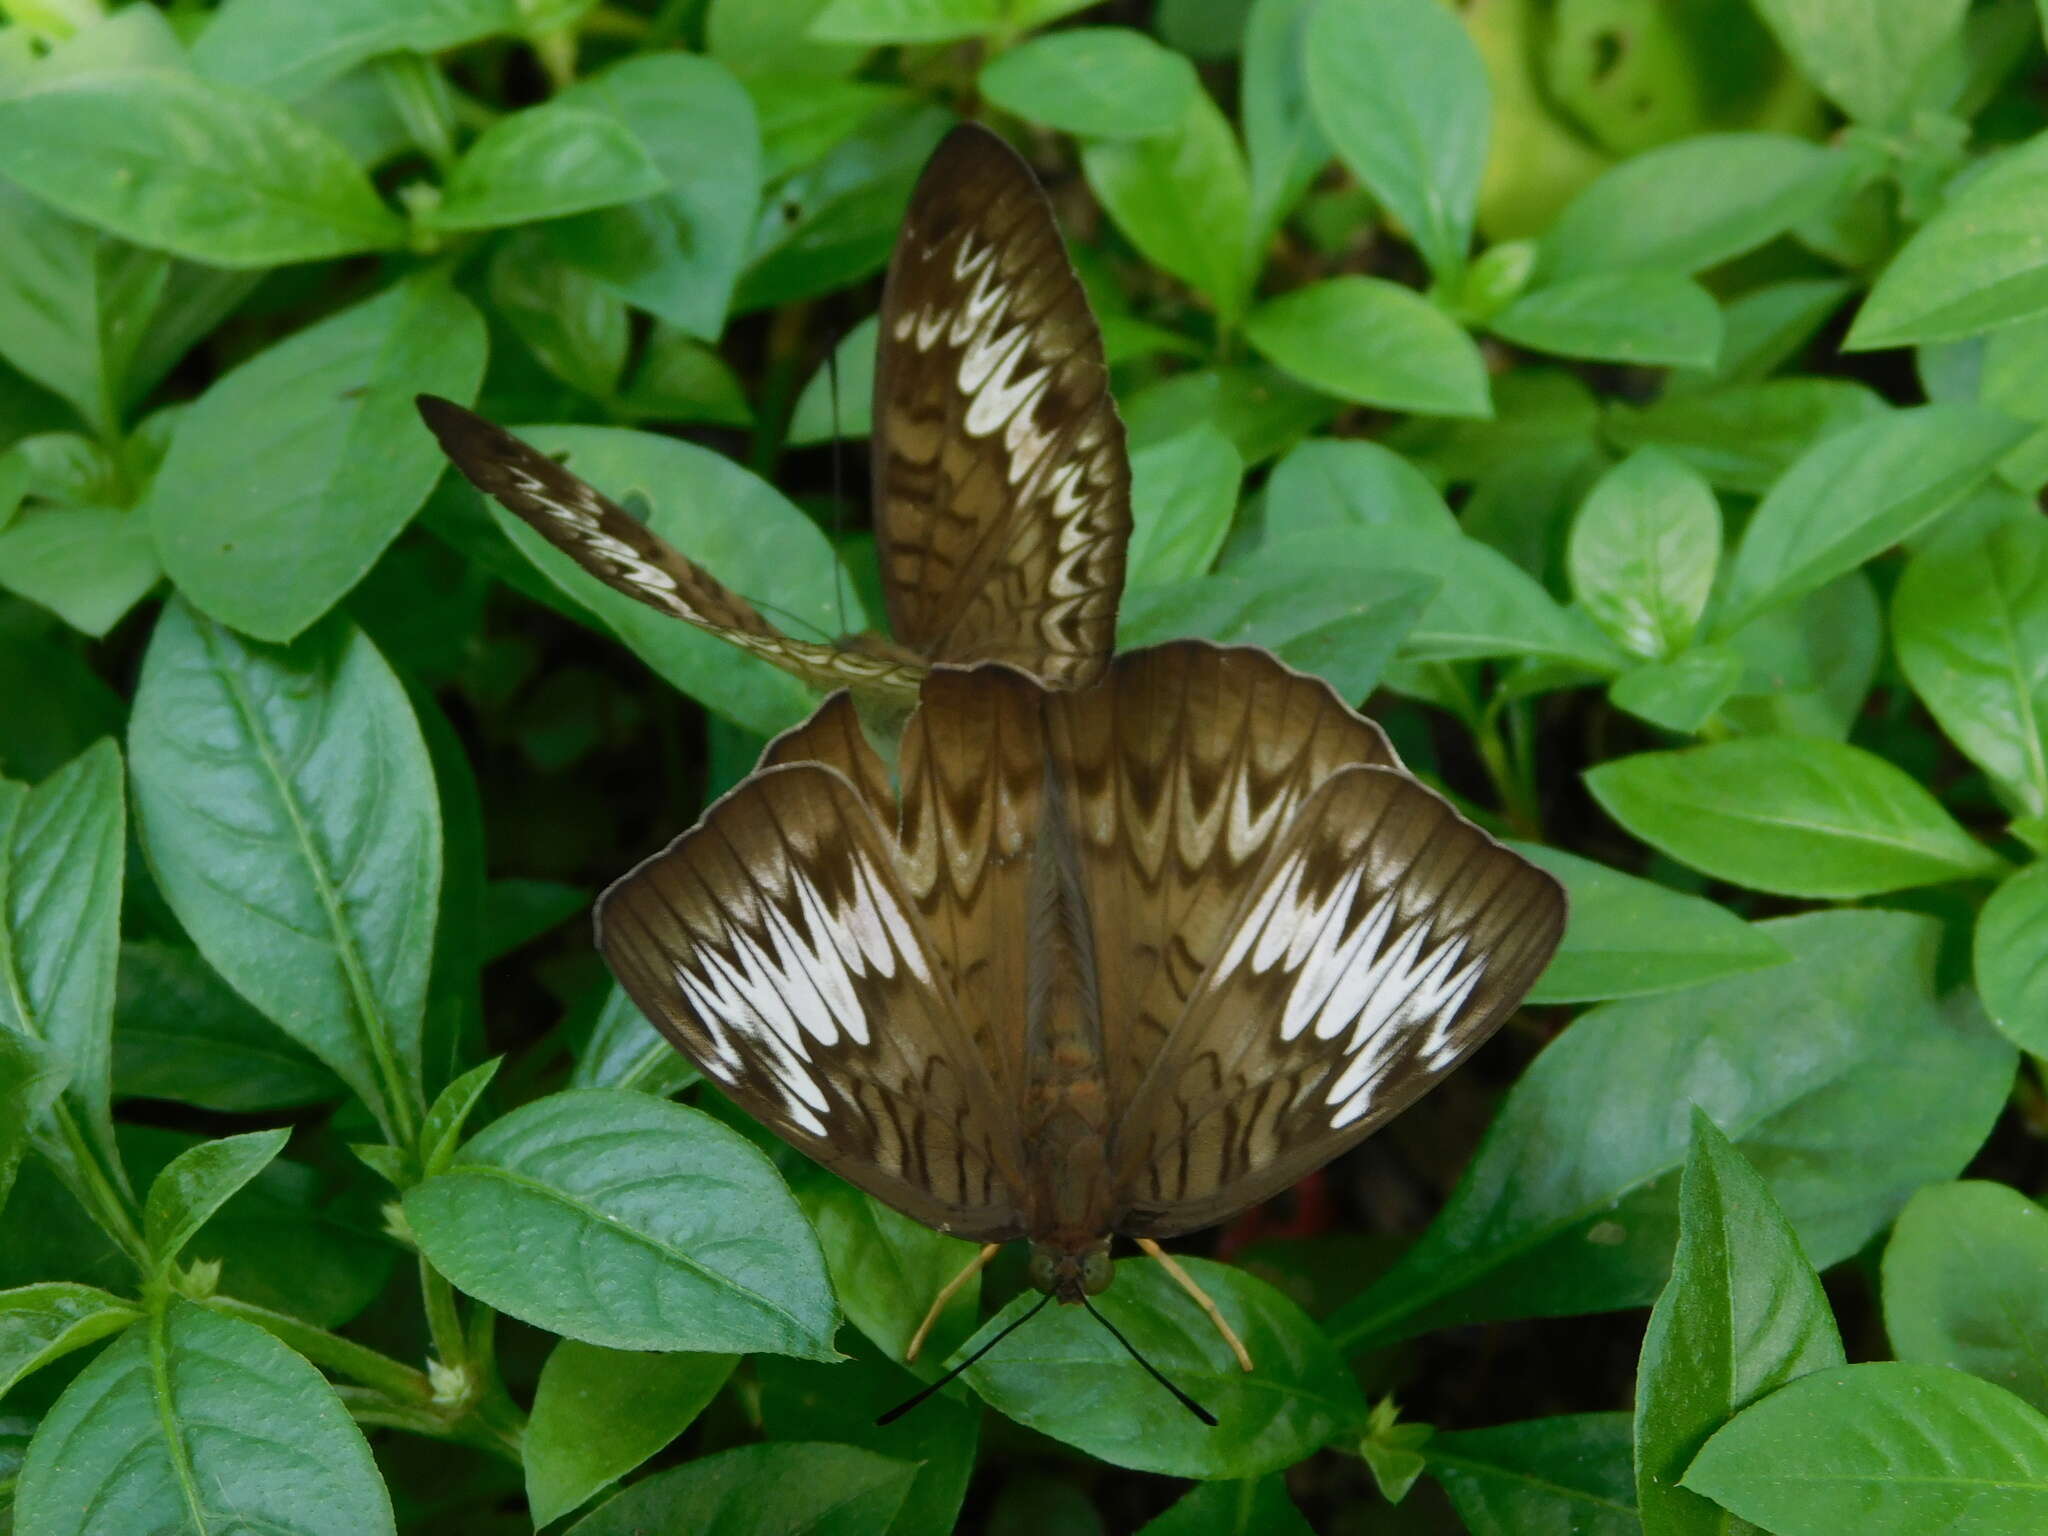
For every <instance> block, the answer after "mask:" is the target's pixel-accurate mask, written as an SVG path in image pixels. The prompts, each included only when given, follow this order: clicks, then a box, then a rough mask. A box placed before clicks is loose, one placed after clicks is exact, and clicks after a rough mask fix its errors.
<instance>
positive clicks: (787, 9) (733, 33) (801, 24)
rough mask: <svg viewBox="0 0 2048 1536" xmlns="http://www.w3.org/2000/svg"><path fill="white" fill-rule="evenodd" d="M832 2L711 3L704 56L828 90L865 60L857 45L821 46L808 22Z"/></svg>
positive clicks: (758, 0)
mask: <svg viewBox="0 0 2048 1536" xmlns="http://www.w3.org/2000/svg"><path fill="white" fill-rule="evenodd" d="M831 3H832V0H711V3H710V4H709V5H708V6H706V7H705V10H704V46H705V51H706V52H708V53H710V54H711V55H712V57H714V58H716V59H719V60H720V61H722V62H723V63H724V64H726V65H727V66H728V67H730V68H732V69H736V70H740V71H743V72H745V73H747V74H748V75H750V76H756V77H761V78H776V79H780V80H795V81H802V82H804V83H806V84H809V85H825V86H831V85H833V84H837V83H839V82H837V81H835V80H833V79H832V77H833V76H836V75H844V74H847V73H849V72H850V71H852V70H853V69H855V68H857V67H858V66H859V65H860V62H861V61H862V60H863V59H865V58H866V57H867V55H868V50H867V49H866V48H864V47H862V46H860V45H858V44H851V45H849V44H841V43H821V42H816V41H814V40H813V39H812V38H811V37H810V36H809V32H810V28H811V22H812V20H813V18H815V17H816V16H817V14H818V13H819V12H820V11H822V10H824V9H825V7H826V6H827V5H829V4H831Z"/></svg>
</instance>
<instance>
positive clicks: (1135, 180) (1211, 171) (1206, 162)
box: [1081, 90, 1254, 326]
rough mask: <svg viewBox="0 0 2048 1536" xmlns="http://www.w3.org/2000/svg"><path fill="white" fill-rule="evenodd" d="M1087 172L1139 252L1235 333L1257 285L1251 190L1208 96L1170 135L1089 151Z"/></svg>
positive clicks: (1191, 102)
mask: <svg viewBox="0 0 2048 1536" xmlns="http://www.w3.org/2000/svg"><path fill="white" fill-rule="evenodd" d="M1081 168H1082V169H1083V171H1085V172H1086V173H1087V177H1088V185H1089V187H1090V188H1092V189H1093V190H1094V193H1095V195H1096V197H1097V198H1098V199H1099V200H1100V201H1101V203H1102V206H1103V210H1104V211H1105V212H1107V213H1108V215H1109V216H1110V218H1111V219H1112V220H1113V221H1115V223H1116V227H1117V228H1118V229H1120V230H1122V231H1123V232H1124V235H1125V236H1126V238H1128V239H1129V240H1130V242H1131V244H1133V245H1135V246H1136V247H1137V248H1138V251H1139V253H1140V254H1141V255H1143V256H1144V257H1145V259H1146V260H1147V261H1149V262H1151V263H1152V264H1153V265H1154V266H1156V267H1159V268H1161V269H1162V270H1164V271H1166V272H1170V273H1171V274H1172V275H1173V276H1175V277H1177V278H1179V279H1180V280H1181V281H1182V282H1184V283H1186V284H1187V285H1188V286H1189V287H1190V288H1193V289H1194V290H1195V291H1196V292H1197V293H1199V294H1200V295H1201V296H1202V297H1203V298H1205V299H1207V300H1208V301H1209V303H1210V304H1211V305H1212V306H1213V307H1214V308H1215V310H1216V315H1217V319H1218V320H1219V321H1220V322H1221V323H1222V324H1223V325H1225V326H1230V325H1234V324H1235V323H1236V322H1237V319H1238V317H1239V316H1240V315H1242V314H1243V313H1244V306H1245V300H1246V299H1247V298H1248V297H1249V295H1250V290H1251V282H1252V277H1253V276H1254V273H1253V263H1252V258H1251V216H1252V215H1251V183H1250V181H1249V180H1248V179H1247V173H1246V171H1245V164H1244V153H1243V151H1241V150H1240V149H1239V148H1238V144H1237V138H1236V136H1235V135H1234V134H1232V133H1231V131H1230V124H1229V123H1228V122H1226V121H1225V120H1224V117H1223V113H1222V111H1221V110H1220V109H1219V108H1218V107H1217V105H1216V103H1215V101H1214V100H1213V99H1211V97H1210V96H1209V93H1208V92H1207V91H1202V90H1197V91H1195V92H1193V93H1192V94H1191V95H1190V96H1189V97H1188V99H1187V106H1186V109H1185V113H1184V115H1183V116H1182V118H1181V119H1180V121H1179V123H1178V124H1177V125H1176V126H1175V127H1174V128H1173V129H1172V131H1170V132H1167V133H1163V134H1155V135H1153V136H1152V137H1150V138H1144V139H1121V140H1119V139H1102V140H1098V141H1096V142H1095V143H1092V144H1088V145H1086V146H1084V147H1083V149H1082V151H1081Z"/></svg>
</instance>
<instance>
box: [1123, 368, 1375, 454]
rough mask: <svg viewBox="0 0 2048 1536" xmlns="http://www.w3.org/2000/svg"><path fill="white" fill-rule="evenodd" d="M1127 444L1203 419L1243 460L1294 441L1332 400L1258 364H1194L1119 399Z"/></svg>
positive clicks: (1325, 415) (1171, 433)
mask: <svg viewBox="0 0 2048 1536" xmlns="http://www.w3.org/2000/svg"><path fill="white" fill-rule="evenodd" d="M1120 404H1121V405H1122V407H1123V415H1124V426H1125V428H1126V430H1127V431H1128V432H1129V433H1130V441H1131V446H1132V447H1133V448H1142V447H1145V446H1147V445H1148V444H1151V443H1157V442H1163V441H1164V440H1165V439H1167V438H1169V437H1178V436H1179V435H1180V434H1181V433H1183V432H1185V431H1187V429H1188V428H1189V427H1190V426H1191V425H1193V424H1194V423H1195V422H1197V421H1206V422H1208V423H1209V424H1210V425H1211V426H1213V427H1215V428H1216V430H1217V431H1219V432H1221V433H1222V434H1223V435H1224V436H1225V437H1227V438H1229V439H1230V440H1231V442H1232V443H1234V444H1236V446H1237V452H1238V457H1240V458H1242V459H1243V460H1244V461H1245V463H1246V464H1247V465H1254V464H1261V463H1264V462H1265V461H1266V460H1267V459H1270V458H1272V457H1273V455H1274V454H1276V453H1281V452H1284V451H1285V450H1287V449H1288V448H1291V447H1293V446H1294V444H1295V442H1296V441H1297V440H1298V439H1299V438H1300V437H1301V435H1302V434H1303V433H1305V432H1307V431H1309V430H1310V429H1312V428H1314V427H1318V426H1320V425H1322V423H1324V422H1326V421H1328V420H1329V419H1330V418H1331V417H1332V416H1334V415H1336V414H1337V410H1338V406H1337V402H1336V401H1334V400H1332V399H1331V398H1330V397H1329V396H1328V395H1324V394H1319V393H1317V392H1316V391H1314V390H1311V389H1305V388H1303V387H1302V386H1301V385H1299V384H1297V383H1295V382H1294V381H1293V380H1292V379H1289V378H1287V377H1286V376H1285V375H1283V374H1280V373H1276V372H1275V371H1274V370H1272V369H1271V368H1267V367H1265V366H1263V365H1261V364H1246V365H1240V366H1237V367H1233V368H1198V369H1194V370H1191V371H1190V372H1187V373H1180V374H1175V375H1174V376H1172V377H1171V378H1166V379H1161V380H1159V381H1158V382H1157V383H1154V384H1150V385H1147V386H1146V387H1145V388H1143V389H1141V390H1138V391H1137V392H1135V393H1134V394H1132V395H1130V396H1128V397H1127V398H1125V399H1124V400H1122V401H1121V402H1120Z"/></svg>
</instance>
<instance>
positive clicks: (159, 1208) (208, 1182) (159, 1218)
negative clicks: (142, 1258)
mask: <svg viewBox="0 0 2048 1536" xmlns="http://www.w3.org/2000/svg"><path fill="white" fill-rule="evenodd" d="M290 1134H291V1133H290V1132H289V1131H250V1132H248V1133H246V1134H245V1135H241V1136H226V1137H223V1138H221V1139H220V1140H219V1141H202V1142H200V1143H199V1145H198V1146H196V1147H192V1148H190V1149H188V1150H186V1151H184V1152H181V1153H179V1154H178V1155H177V1156H176V1157H174V1158H172V1159H171V1161H170V1164H169V1166H167V1167H166V1168H165V1169H164V1170H163V1172H161V1173H159V1174H158V1175H157V1176H156V1179H155V1182H153V1183H152V1184H151V1185H150V1186H149V1202H148V1204H147V1206H146V1207H145V1209H144V1212H143V1221H144V1232H145V1234H146V1235H147V1237H148V1239H149V1251H150V1254H151V1256H152V1257H153V1258H154V1259H155V1261H156V1266H157V1272H158V1274H163V1273H165V1272H166V1271H168V1270H169V1269H170V1267H171V1266H172V1265H173V1264H175V1263H176V1262H177V1260H178V1255H179V1254H180V1253H182V1252H183V1251H184V1248H185V1245H186V1244H187V1243H189V1242H190V1241H191V1240H192V1237H193V1234H194V1233H196V1232H198V1230H199V1229H200V1228H201V1227H203V1226H205V1225H206V1222H207V1219H208V1218H209V1217H211V1216H212V1215H213V1213H214V1212H215V1211H217V1210H219V1209H220V1208H221V1207H222V1206H223V1205H225V1204H227V1202H228V1200H229V1199H230V1198H231V1197H232V1196H233V1195H234V1194H235V1192H236V1191H237V1190H239V1189H240V1188H241V1187H242V1186H243V1185H244V1184H247V1183H248V1182H249V1181H250V1180H251V1179H253V1178H255V1177H256V1175H257V1174H259V1173H261V1172H262V1171H263V1170H264V1169H265V1168H266V1167H267V1166H269V1164H270V1161H271V1159H272V1158H274V1157H276V1156H277V1154H278V1153H280V1152H282V1151H283V1150H284V1144H285V1141H286V1139H287V1138H288V1137H289V1136H290Z"/></svg>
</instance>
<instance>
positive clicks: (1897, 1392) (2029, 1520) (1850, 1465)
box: [1684, 1362, 2048, 1536]
mask: <svg viewBox="0 0 2048 1536" xmlns="http://www.w3.org/2000/svg"><path fill="white" fill-rule="evenodd" d="M1684 1486H1685V1487H1687V1488H1689V1489H1691V1490H1692V1491H1693V1492H1695V1493H1698V1494H1703V1495H1705V1496H1706V1497H1707V1498H1710V1499H1712V1500H1714V1502H1716V1503H1717V1504H1720V1505H1723V1506H1724V1507H1726V1508H1727V1509H1729V1510H1731V1511H1733V1512H1734V1513H1735V1514H1737V1515H1740V1516H1741V1517H1742V1518H1743V1519H1745V1520H1750V1521H1754V1522H1755V1523H1757V1524H1760V1525H1762V1526H1764V1527H1765V1528H1767V1529H1768V1530H1771V1531H1773V1532H1776V1533H1778V1536H1839V1533H1840V1532H1841V1531H1842V1530H1844V1529H1845V1528H1853V1529H1854V1530H1856V1531H1857V1532H1858V1533H1859V1536H1922V1533H1924V1532H1928V1531H1962V1530H1980V1531H1985V1532H2003V1531H2013V1532H2019V1531H2031V1530H2039V1529H2040V1528H2041V1527H2042V1525H2043V1523H2044V1522H2048V1419H2044V1418H2043V1417H2042V1416H2041V1415H2040V1414H2039V1413H2037V1412H2035V1411H2034V1410H2033V1409H2032V1408H2030V1407H2028V1406H2027V1405H2026V1404H2025V1403H2023V1402H2021V1401H2020V1400H2019V1399H2018V1398H2016V1397H2014V1396H2013V1395H2012V1394H2011V1393H2009V1392H2004V1391H2001V1390H2000V1389H1999V1388H1997V1387H1994V1386H1991V1385H1989V1384H1988V1383H1985V1382H1981V1381H1979V1380H1977V1379H1976V1378H1975V1377H1974V1376H1965V1375H1963V1374H1962V1372H1960V1371H1949V1370H1943V1369H1940V1368H1939V1367H1936V1366H1929V1365H1899V1364H1894V1363H1891V1362H1880V1363H1878V1364H1874V1365H1845V1366H1838V1367H1837V1368H1836V1369H1834V1370H1831V1371H1818V1372H1816V1373H1814V1374H1813V1375H1811V1376H1803V1377H1801V1378H1800V1379H1799V1380H1798V1381H1795V1382H1793V1383H1792V1384H1791V1385H1790V1386H1788V1387H1785V1388H1783V1389H1782V1390H1780V1391H1777V1392H1774V1393H1772V1394H1771V1395H1770V1396H1769V1397H1767V1398H1765V1399H1764V1400H1763V1401H1762V1402H1760V1403H1758V1404H1757V1405H1756V1406H1755V1407H1753V1408H1750V1409H1748V1410H1747V1411H1746V1412H1744V1413H1741V1414H1739V1415H1737V1416H1736V1417H1735V1418H1734V1419H1733V1420H1732V1421H1730V1422H1729V1424H1728V1425H1727V1426H1726V1427H1725V1428H1723V1429H1722V1430H1721V1432H1720V1433H1719V1434H1717V1435H1715V1436H1714V1438H1713V1439H1711V1440H1709V1441H1708V1442H1707V1444H1706V1448H1705V1449H1704V1450H1702V1451H1701V1452H1700V1454H1699V1459H1698V1460H1696V1461H1695V1462H1693V1464H1692V1469H1691V1470H1690V1471H1689V1472H1687V1473H1686V1475H1685V1484H1684Z"/></svg>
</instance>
